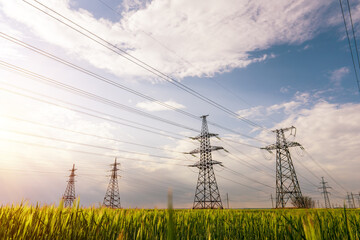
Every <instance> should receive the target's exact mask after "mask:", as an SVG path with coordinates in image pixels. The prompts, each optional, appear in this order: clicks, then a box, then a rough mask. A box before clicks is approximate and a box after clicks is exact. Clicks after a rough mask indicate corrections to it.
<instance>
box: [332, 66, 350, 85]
mask: <svg viewBox="0 0 360 240" xmlns="http://www.w3.org/2000/svg"><path fill="white" fill-rule="evenodd" d="M349 72H350V70H349V68H348V67H342V68H339V69H336V70H334V71H332V72H331V73H330V80H331V81H332V82H333V83H334V84H335V85H337V86H339V85H340V84H341V80H342V79H343V78H344V77H345V76H346V75H347V74H348V73H349Z"/></svg>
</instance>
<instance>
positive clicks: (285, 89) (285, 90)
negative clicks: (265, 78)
mask: <svg viewBox="0 0 360 240" xmlns="http://www.w3.org/2000/svg"><path fill="white" fill-rule="evenodd" d="M280 92H281V93H288V92H289V87H281V88H280Z"/></svg>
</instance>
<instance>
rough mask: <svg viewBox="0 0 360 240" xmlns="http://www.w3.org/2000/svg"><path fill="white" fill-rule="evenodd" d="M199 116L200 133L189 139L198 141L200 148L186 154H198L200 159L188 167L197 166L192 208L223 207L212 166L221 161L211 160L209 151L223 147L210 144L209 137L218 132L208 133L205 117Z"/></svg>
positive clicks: (214, 135)
mask: <svg viewBox="0 0 360 240" xmlns="http://www.w3.org/2000/svg"><path fill="white" fill-rule="evenodd" d="M207 116H208V115H204V116H201V118H202V127H201V133H200V135H199V136H197V137H193V138H191V139H193V140H198V141H200V148H197V149H195V150H193V151H191V152H189V153H188V154H197V153H199V154H200V161H198V162H197V163H196V164H193V165H189V166H190V167H197V168H199V175H198V182H197V186H196V191H195V197H194V204H193V209H206V208H211V209H213V208H220V209H222V208H223V205H222V202H221V197H220V192H219V188H218V185H217V182H216V178H215V172H214V168H213V166H214V165H216V164H219V165H220V166H222V163H221V162H219V161H214V160H212V156H211V152H213V151H217V150H220V149H224V148H223V147H218V146H211V145H210V137H216V136H217V135H218V134H213V133H209V130H208V125H207V121H206V117H207Z"/></svg>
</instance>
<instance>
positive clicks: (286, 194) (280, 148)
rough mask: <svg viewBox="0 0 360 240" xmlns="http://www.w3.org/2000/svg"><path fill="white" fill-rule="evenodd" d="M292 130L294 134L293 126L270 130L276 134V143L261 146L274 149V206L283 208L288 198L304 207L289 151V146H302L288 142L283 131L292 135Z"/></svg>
mask: <svg viewBox="0 0 360 240" xmlns="http://www.w3.org/2000/svg"><path fill="white" fill-rule="evenodd" d="M293 130H295V133H294V136H295V135H296V128H295V127H294V126H292V127H289V128H281V129H276V130H273V131H272V132H274V133H275V134H276V143H275V144H271V145H269V146H267V147H264V148H261V149H265V150H268V151H269V152H271V150H276V206H275V207H276V208H285V206H286V204H287V202H288V201H289V200H291V201H292V202H293V203H294V202H296V203H297V206H298V207H305V202H304V199H303V196H302V193H301V189H300V185H299V181H298V179H297V176H296V172H295V168H294V164H293V161H292V159H291V155H290V151H289V148H290V147H300V148H302V149H303V147H302V146H301V145H300V143H297V142H289V141H287V140H286V138H285V132H287V131H291V133H290V135H292V134H293V132H292V131H293Z"/></svg>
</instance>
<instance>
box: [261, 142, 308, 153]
mask: <svg viewBox="0 0 360 240" xmlns="http://www.w3.org/2000/svg"><path fill="white" fill-rule="evenodd" d="M286 146H287V147H300V148H301V149H304V147H303V146H301V144H300V143H298V142H286ZM284 147H285V146H284V144H277V143H276V144H271V145H268V146H266V147H262V148H260V149H264V150H267V151H269V152H271V150H277V149H283V148H284Z"/></svg>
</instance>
